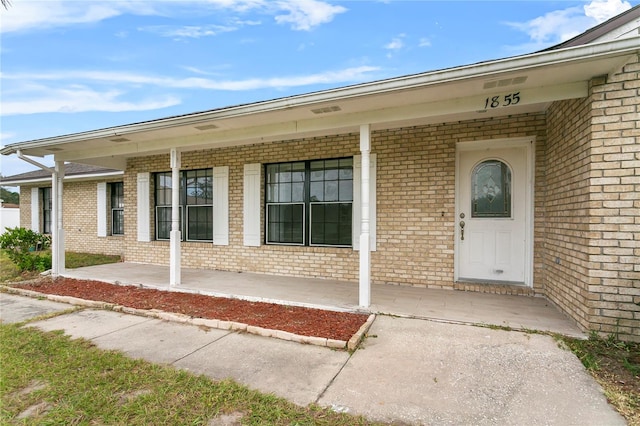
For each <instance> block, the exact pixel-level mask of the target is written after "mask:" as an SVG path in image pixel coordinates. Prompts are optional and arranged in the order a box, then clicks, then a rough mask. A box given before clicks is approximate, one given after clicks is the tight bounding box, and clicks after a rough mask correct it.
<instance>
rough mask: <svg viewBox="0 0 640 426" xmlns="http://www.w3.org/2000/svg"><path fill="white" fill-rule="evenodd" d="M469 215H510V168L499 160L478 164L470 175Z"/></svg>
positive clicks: (490, 216) (495, 216)
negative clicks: (470, 198)
mask: <svg viewBox="0 0 640 426" xmlns="http://www.w3.org/2000/svg"><path fill="white" fill-rule="evenodd" d="M471 188H472V189H471V191H472V194H473V195H472V200H471V217H478V218H483V217H487V218H498V217H507V218H508V217H511V170H510V169H509V166H507V165H506V164H505V163H503V162H502V161H499V160H487V161H483V162H482V163H480V164H478V165H477V166H476V167H475V168H474V169H473V173H472V175H471Z"/></svg>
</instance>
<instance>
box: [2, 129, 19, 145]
mask: <svg viewBox="0 0 640 426" xmlns="http://www.w3.org/2000/svg"><path fill="white" fill-rule="evenodd" d="M15 137H16V134H15V133H10V132H0V146H5V145H6V144H7V143H6V141H7V140H8V139H13V138H15Z"/></svg>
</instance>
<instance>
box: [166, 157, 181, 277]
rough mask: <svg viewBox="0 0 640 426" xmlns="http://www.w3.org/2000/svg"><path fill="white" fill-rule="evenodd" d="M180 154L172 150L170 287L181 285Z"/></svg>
mask: <svg viewBox="0 0 640 426" xmlns="http://www.w3.org/2000/svg"><path fill="white" fill-rule="evenodd" d="M181 235H182V233H181V231H180V152H179V151H178V150H177V149H176V148H171V233H170V242H169V246H170V249H169V250H170V253H169V285H170V286H176V285H180V282H181V272H180V239H181Z"/></svg>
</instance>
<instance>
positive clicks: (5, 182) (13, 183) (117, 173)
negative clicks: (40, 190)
mask: <svg viewBox="0 0 640 426" xmlns="http://www.w3.org/2000/svg"><path fill="white" fill-rule="evenodd" d="M25 161H27V160H25ZM32 164H33V163H32ZM122 175H124V172H123V171H115V172H109V173H91V174H80V175H67V174H65V175H64V180H65V181H76V180H77V181H82V180H93V179H99V178H108V177H112V176H122ZM50 181H51V178H47V177H37V178H32V179H17V180H8V179H5V180H0V185H2V186H20V185H32V184H36V183H42V182H50Z"/></svg>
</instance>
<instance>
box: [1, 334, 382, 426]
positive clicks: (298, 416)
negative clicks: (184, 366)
mask: <svg viewBox="0 0 640 426" xmlns="http://www.w3.org/2000/svg"><path fill="white" fill-rule="evenodd" d="M0 345H1V348H0V349H1V350H0V365H2V368H1V369H0V395H2V404H1V408H0V423H1V424H8V423H14V422H21V421H24V422H26V423H28V424H35V423H38V424H123V425H124V424H127V425H149V424H192V425H198V424H207V423H208V422H209V421H211V419H213V418H216V417H221V416H231V417H233V418H239V420H240V421H241V422H242V424H254V425H263V424H272V425H289V424H298V425H307V424H319V425H323V424H324V425H367V424H372V423H370V422H368V421H367V420H365V419H364V418H362V417H354V416H351V415H348V414H343V413H336V412H333V411H331V410H329V409H325V408H320V407H318V406H314V405H312V406H309V407H307V408H304V407H299V406H297V405H294V404H292V403H290V402H288V401H286V400H284V399H281V398H277V397H275V396H272V395H265V394H261V393H259V392H257V391H252V390H250V389H248V388H246V387H244V386H241V385H239V384H237V383H235V382H233V381H229V380H226V381H220V382H214V381H212V380H210V379H208V378H207V377H205V376H195V375H193V374H190V373H188V372H186V371H181V370H176V369H174V368H171V367H168V366H160V365H155V364H151V363H148V362H146V361H143V360H133V359H130V358H127V357H125V356H124V355H122V354H120V353H118V352H114V351H103V350H99V349H97V348H96V347H94V346H93V344H92V343H91V342H89V341H87V340H82V339H79V340H72V339H70V338H69V337H68V336H65V335H64V334H62V333H61V332H53V333H46V332H42V331H39V330H37V329H33V328H20V327H18V326H16V325H12V324H6V325H5V324H1V323H0ZM20 416H24V417H22V418H20Z"/></svg>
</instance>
